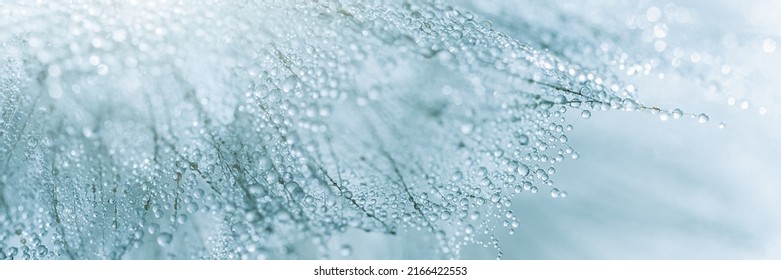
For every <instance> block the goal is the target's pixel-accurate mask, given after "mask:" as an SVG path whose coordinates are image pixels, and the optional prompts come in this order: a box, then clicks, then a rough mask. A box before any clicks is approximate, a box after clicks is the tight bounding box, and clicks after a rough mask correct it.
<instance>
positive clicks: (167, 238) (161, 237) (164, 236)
mask: <svg viewBox="0 0 781 280" xmlns="http://www.w3.org/2000/svg"><path fill="white" fill-rule="evenodd" d="M173 238H174V237H173V236H172V235H171V234H170V233H167V232H161V233H160V234H158V235H157V244H158V245H160V246H167V245H168V244H171V240H173Z"/></svg>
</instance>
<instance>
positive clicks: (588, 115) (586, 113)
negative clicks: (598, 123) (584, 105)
mask: <svg viewBox="0 0 781 280" xmlns="http://www.w3.org/2000/svg"><path fill="white" fill-rule="evenodd" d="M580 116H581V117H582V118H584V119H588V118H591V111H589V110H583V112H580Z"/></svg>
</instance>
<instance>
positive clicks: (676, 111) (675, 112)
mask: <svg viewBox="0 0 781 280" xmlns="http://www.w3.org/2000/svg"><path fill="white" fill-rule="evenodd" d="M681 116H683V111H682V110H681V109H678V108H676V109H674V110H673V118H674V119H676V120H677V119H680V118H681Z"/></svg>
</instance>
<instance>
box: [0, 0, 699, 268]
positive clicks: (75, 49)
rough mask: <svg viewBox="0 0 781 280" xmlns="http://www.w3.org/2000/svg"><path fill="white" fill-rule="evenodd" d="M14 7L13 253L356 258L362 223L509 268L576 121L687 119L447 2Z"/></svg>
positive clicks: (9, 227)
mask: <svg viewBox="0 0 781 280" xmlns="http://www.w3.org/2000/svg"><path fill="white" fill-rule="evenodd" d="M2 7H3V9H2V14H0V17H2V21H0V24H2V25H1V26H0V54H1V56H0V59H2V64H0V93H1V95H0V103H2V118H1V119H0V139H1V140H0V155H2V158H0V176H1V177H0V259H39V258H40V259H48V258H73V259H84V258H86V259H95V258H111V259H120V258H172V259H173V258H184V259H212V258H219V259H264V258H316V257H324V258H328V257H330V256H331V255H332V254H335V253H336V254H339V255H341V256H342V257H347V256H349V255H350V254H351V253H352V251H353V248H352V247H351V246H350V245H349V244H344V245H340V246H338V248H336V249H335V250H333V249H332V248H331V247H330V245H329V240H331V239H332V238H334V237H338V236H340V235H341V234H343V233H344V232H346V231H349V230H351V229H359V230H364V231H369V232H379V233H384V234H388V235H401V234H404V233H410V232H412V233H422V234H423V236H424V237H421V238H429V239H430V240H432V241H433V242H432V244H436V245H435V246H434V247H433V250H434V253H433V255H435V256H437V257H448V258H457V257H458V256H459V253H460V251H461V250H462V248H463V247H464V246H465V245H468V244H480V245H483V246H489V247H495V248H496V249H497V250H498V255H499V257H501V254H502V253H501V248H500V247H499V245H498V241H497V238H496V237H495V236H494V235H495V233H496V231H497V230H500V229H501V228H503V230H506V231H508V232H509V233H510V234H512V233H514V232H515V229H516V228H518V227H519V226H521V225H522V220H521V219H520V218H519V217H518V216H517V215H516V214H515V213H513V212H512V211H511V210H510V209H511V206H512V204H513V197H514V196H516V195H523V194H525V193H530V194H531V193H537V192H540V191H542V192H545V193H546V195H547V194H548V193H549V195H550V197H553V198H558V199H560V198H565V197H567V195H568V193H567V191H566V190H562V189H559V188H558V187H556V186H555V184H554V178H555V174H556V166H557V164H559V163H560V162H562V161H565V160H568V159H577V158H578V157H579V154H578V152H576V151H575V149H574V148H573V147H572V146H570V139H569V137H568V132H570V131H572V130H573V129H574V127H573V125H572V124H571V122H570V121H568V118H573V117H582V118H590V117H591V116H592V114H593V113H596V112H598V111H605V110H625V111H648V112H652V113H658V114H661V115H660V116H661V117H662V118H664V116H666V115H665V114H667V111H666V110H662V109H660V108H657V107H654V106H649V105H645V104H643V103H642V102H641V101H639V100H638V98H637V95H636V92H637V89H636V88H635V86H634V85H632V84H627V83H624V82H622V81H621V80H620V79H619V78H617V76H616V75H614V74H612V72H611V71H606V70H604V69H596V68H589V67H588V66H586V64H585V63H579V60H582V58H580V59H579V58H577V56H578V54H580V55H582V54H583V53H582V52H581V53H577V48H580V47H582V46H583V45H578V46H577V48H567V49H566V52H565V51H562V52H554V51H550V50H546V48H544V47H540V46H538V44H540V43H544V40H542V39H539V40H538V39H537V38H533V37H532V39H531V41H528V40H527V39H525V38H524V37H522V36H511V35H508V34H505V33H503V32H501V31H497V30H496V29H494V28H493V26H492V23H491V22H490V21H486V20H483V19H481V18H479V17H478V16H476V15H474V14H472V13H470V12H468V11H466V10H462V9H458V8H454V7H450V6H447V5H444V4H441V3H438V2H431V1H407V2H404V3H403V4H402V3H398V4H396V3H353V2H350V1H343V2H340V1H260V2H253V1H247V2H241V1H240V2H235V3H234V2H233V1H229V2H224V1H223V2H219V1H205V2H202V3H199V4H197V5H196V4H194V3H183V2H180V1H138V2H134V1H129V2H124V1H120V2H116V1H70V2H62V3H60V2H51V1H50V2H47V3H14V4H2ZM551 32H552V31H551ZM549 33H550V32H549ZM538 34H542V35H540V36H544V35H545V34H546V33H545V32H542V33H535V36H536V35H538ZM548 35H550V34H548ZM596 43H597V42H589V41H585V43H584V42H581V43H580V44H585V46H588V47H589V49H590V50H591V51H590V52H593V55H595V56H597V55H600V56H603V55H604V56H606V57H607V53H611V54H612V53H613V51H614V50H613V49H610V48H605V49H599V47H598V46H599V45H594V44H596ZM573 52H575V53H573ZM600 56H597V57H600ZM607 61H610V60H607ZM684 115H691V116H695V117H696V118H697V119H698V120H699V121H700V122H706V121H707V120H708V116H707V115H704V114H699V115H694V114H685V113H683V111H681V110H679V109H677V110H673V111H671V112H670V116H671V117H672V118H676V119H677V118H681V117H682V116H684Z"/></svg>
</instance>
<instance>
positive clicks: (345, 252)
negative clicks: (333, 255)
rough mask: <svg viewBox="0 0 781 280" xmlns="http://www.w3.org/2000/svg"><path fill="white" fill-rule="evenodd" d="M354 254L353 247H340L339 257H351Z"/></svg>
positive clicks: (345, 245)
mask: <svg viewBox="0 0 781 280" xmlns="http://www.w3.org/2000/svg"><path fill="white" fill-rule="evenodd" d="M352 254H353V247H352V246H350V245H348V244H344V245H342V246H341V247H339V255H341V256H342V257H349V256H350V255H352Z"/></svg>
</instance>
